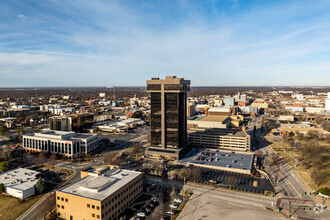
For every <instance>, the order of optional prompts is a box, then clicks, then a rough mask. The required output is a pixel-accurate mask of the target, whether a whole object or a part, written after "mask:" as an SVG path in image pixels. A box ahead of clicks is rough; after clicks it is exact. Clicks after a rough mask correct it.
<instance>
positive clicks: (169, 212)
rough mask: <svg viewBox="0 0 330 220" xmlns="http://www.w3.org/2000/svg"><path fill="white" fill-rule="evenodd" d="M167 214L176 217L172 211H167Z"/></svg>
mask: <svg viewBox="0 0 330 220" xmlns="http://www.w3.org/2000/svg"><path fill="white" fill-rule="evenodd" d="M166 214H169V215H174V212H172V211H171V210H170V211H167V212H166Z"/></svg>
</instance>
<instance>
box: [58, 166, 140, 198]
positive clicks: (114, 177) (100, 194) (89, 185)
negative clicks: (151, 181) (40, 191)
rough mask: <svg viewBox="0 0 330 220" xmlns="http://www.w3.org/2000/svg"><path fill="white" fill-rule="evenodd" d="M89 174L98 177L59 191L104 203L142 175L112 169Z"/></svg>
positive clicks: (77, 182)
mask: <svg viewBox="0 0 330 220" xmlns="http://www.w3.org/2000/svg"><path fill="white" fill-rule="evenodd" d="M87 172H90V173H94V174H98V175H96V176H95V175H88V176H86V177H84V178H82V179H80V180H78V181H76V182H74V183H72V184H70V185H68V186H66V187H64V188H62V189H59V190H58V191H59V192H63V193H68V194H71V195H76V196H81V197H85V198H90V199H94V200H98V201H102V200H104V199H105V198H107V197H108V196H109V195H111V194H113V193H114V192H116V191H117V190H119V189H120V188H121V187H123V186H124V185H126V184H128V183H129V182H131V181H132V180H133V179H135V178H136V177H137V176H139V175H142V173H140V172H136V171H130V170H124V169H111V170H107V171H105V172H103V173H102V172H100V173H99V170H95V169H91V170H89V171H87Z"/></svg>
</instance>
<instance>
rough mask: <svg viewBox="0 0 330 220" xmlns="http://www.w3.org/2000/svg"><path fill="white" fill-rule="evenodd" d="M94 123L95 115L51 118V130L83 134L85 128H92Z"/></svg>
mask: <svg viewBox="0 0 330 220" xmlns="http://www.w3.org/2000/svg"><path fill="white" fill-rule="evenodd" d="M93 123H94V115H93V114H77V115H70V116H53V117H49V129H50V130H56V131H75V132H82V131H83V130H84V129H85V128H88V127H90V126H92V125H93Z"/></svg>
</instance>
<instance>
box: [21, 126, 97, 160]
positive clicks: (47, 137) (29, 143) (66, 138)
mask: <svg viewBox="0 0 330 220" xmlns="http://www.w3.org/2000/svg"><path fill="white" fill-rule="evenodd" d="M97 147H98V138H97V136H96V135H95V134H79V133H74V132H64V131H43V132H40V133H34V134H26V135H23V148H24V149H25V150H27V151H28V152H30V151H31V152H41V151H43V152H48V153H54V154H57V153H58V154H60V155H63V156H66V157H69V158H72V159H73V158H77V157H79V156H82V155H86V154H88V153H89V152H90V151H92V150H94V149H95V148H97Z"/></svg>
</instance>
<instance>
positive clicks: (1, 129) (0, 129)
mask: <svg viewBox="0 0 330 220" xmlns="http://www.w3.org/2000/svg"><path fill="white" fill-rule="evenodd" d="M7 131H8V128H7V126H6V125H5V124H3V125H1V126H0V133H2V134H4V133H6V132H7Z"/></svg>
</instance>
